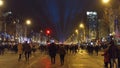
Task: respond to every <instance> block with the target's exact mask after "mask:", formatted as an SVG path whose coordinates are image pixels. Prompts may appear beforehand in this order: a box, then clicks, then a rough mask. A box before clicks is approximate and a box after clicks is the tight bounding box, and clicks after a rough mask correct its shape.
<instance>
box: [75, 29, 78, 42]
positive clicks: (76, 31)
mask: <svg viewBox="0 0 120 68" xmlns="http://www.w3.org/2000/svg"><path fill="white" fill-rule="evenodd" d="M75 33H76V34H77V38H76V39H77V42H78V43H79V39H78V33H79V32H78V29H76V30H75Z"/></svg>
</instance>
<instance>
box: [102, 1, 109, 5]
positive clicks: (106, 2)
mask: <svg viewBox="0 0 120 68" xmlns="http://www.w3.org/2000/svg"><path fill="white" fill-rule="evenodd" d="M109 2H110V0H102V3H105V4H108V3H109Z"/></svg>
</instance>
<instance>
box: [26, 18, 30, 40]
mask: <svg viewBox="0 0 120 68" xmlns="http://www.w3.org/2000/svg"><path fill="white" fill-rule="evenodd" d="M29 25H31V20H29V19H28V20H26V22H25V37H26V38H27V30H28V29H27V26H29Z"/></svg>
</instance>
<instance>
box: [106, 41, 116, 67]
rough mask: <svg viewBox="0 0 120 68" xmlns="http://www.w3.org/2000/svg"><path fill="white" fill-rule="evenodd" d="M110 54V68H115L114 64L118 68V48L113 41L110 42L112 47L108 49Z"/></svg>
mask: <svg viewBox="0 0 120 68" xmlns="http://www.w3.org/2000/svg"><path fill="white" fill-rule="evenodd" d="M108 53H109V56H110V63H111V64H110V68H114V64H115V65H116V68H117V67H118V63H117V58H118V48H117V46H116V45H115V42H114V40H111V42H110V46H109V49H108Z"/></svg>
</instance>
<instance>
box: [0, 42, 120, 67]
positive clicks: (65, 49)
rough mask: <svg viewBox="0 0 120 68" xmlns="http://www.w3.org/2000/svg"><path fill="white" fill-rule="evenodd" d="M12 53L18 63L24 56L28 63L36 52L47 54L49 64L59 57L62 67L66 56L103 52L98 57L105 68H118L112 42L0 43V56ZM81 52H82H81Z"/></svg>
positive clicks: (118, 51)
mask: <svg viewBox="0 0 120 68" xmlns="http://www.w3.org/2000/svg"><path fill="white" fill-rule="evenodd" d="M6 49H7V50H8V51H12V52H14V53H17V54H18V62H20V61H21V59H22V56H23V55H24V58H25V61H26V62H29V60H30V57H31V54H34V53H35V52H36V51H37V50H39V51H40V54H47V55H48V56H49V57H50V60H51V64H55V63H56V55H57V54H58V55H59V59H60V65H64V61H65V57H66V55H67V54H73V55H75V54H77V53H78V52H79V51H80V50H86V51H87V53H88V54H89V55H90V56H91V55H96V56H98V55H99V52H100V51H102V50H104V53H103V54H101V55H99V56H103V57H104V67H105V68H115V67H116V68H120V47H119V46H118V45H116V44H115V41H114V40H111V41H110V42H105V43H101V44H100V45H94V46H93V45H91V44H88V45H87V44H86V45H83V44H81V45H77V44H71V45H65V44H56V43H54V42H53V43H50V44H47V45H38V44H34V43H28V42H27V41H25V42H24V43H17V44H14V46H13V45H8V44H4V45H3V44H2V43H0V55H4V53H5V50H6ZM81 52H82V51H81ZM69 56H70V55H69Z"/></svg>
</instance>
